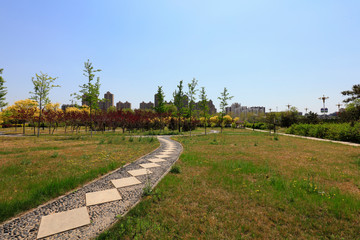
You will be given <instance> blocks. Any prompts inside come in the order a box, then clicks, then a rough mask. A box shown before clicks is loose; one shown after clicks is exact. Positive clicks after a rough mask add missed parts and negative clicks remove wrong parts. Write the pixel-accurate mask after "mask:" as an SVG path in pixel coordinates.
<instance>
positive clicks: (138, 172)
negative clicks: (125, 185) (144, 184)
mask: <svg viewBox="0 0 360 240" xmlns="http://www.w3.org/2000/svg"><path fill="white" fill-rule="evenodd" d="M128 173H130V174H131V175H132V176H134V177H136V176H140V175H145V174H151V173H152V172H151V171H150V170H148V169H146V168H142V169H137V170H130V171H128Z"/></svg>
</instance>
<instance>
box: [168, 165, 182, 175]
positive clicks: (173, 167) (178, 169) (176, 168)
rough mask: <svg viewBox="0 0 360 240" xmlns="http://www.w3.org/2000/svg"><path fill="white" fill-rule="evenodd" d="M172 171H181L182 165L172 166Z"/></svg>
mask: <svg viewBox="0 0 360 240" xmlns="http://www.w3.org/2000/svg"><path fill="white" fill-rule="evenodd" d="M170 172H171V173H175V174H177V173H181V169H180V166H177V165H174V166H172V167H171V169H170Z"/></svg>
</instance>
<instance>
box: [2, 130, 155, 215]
mask: <svg viewBox="0 0 360 240" xmlns="http://www.w3.org/2000/svg"><path fill="white" fill-rule="evenodd" d="M2 139H3V140H4V141H2V142H1V143H0V149H2V150H1V152H2V153H3V154H2V155H1V156H2V157H1V158H0V222H2V221H4V220H6V219H8V218H10V217H12V216H14V215H16V214H17V213H20V212H23V211H26V210H28V209H30V208H33V207H36V206H38V205H39V204H42V203H44V202H46V201H48V200H50V199H52V198H54V197H57V196H59V195H62V194H64V193H66V192H68V191H71V190H72V189H74V188H76V187H79V186H80V185H81V184H84V183H86V182H88V181H90V180H92V179H95V178H97V177H98V176H100V175H103V174H105V173H107V172H109V171H111V170H114V169H116V168H118V167H120V166H122V165H124V164H125V163H128V162H131V161H133V160H135V159H137V158H138V157H140V156H142V155H144V154H147V153H149V152H150V151H152V150H154V149H155V148H156V147H157V146H159V143H158V141H154V139H153V138H148V139H146V140H143V141H140V142H139V141H136V142H135V141H134V142H129V141H124V140H123V139H122V136H121V135H116V134H114V133H110V134H107V133H106V134H97V135H94V136H93V137H92V138H91V137H89V136H80V137H77V136H41V137H40V138H36V137H21V138H14V137H9V138H6V137H3V138H2ZM102 142H103V143H102ZM105 143H106V144H105ZM4 153H5V154H4Z"/></svg>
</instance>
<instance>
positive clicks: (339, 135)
mask: <svg viewBox="0 0 360 240" xmlns="http://www.w3.org/2000/svg"><path fill="white" fill-rule="evenodd" d="M286 133H289V134H295V135H301V136H309V137H317V138H324V139H330V140H337V141H346V142H354V143H360V123H359V122H357V123H355V124H350V123H324V124H293V125H291V127H289V128H288V129H287V130H286Z"/></svg>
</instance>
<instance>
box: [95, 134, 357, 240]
mask: <svg viewBox="0 0 360 240" xmlns="http://www.w3.org/2000/svg"><path fill="white" fill-rule="evenodd" d="M214 139H216V142H217V144H212V143H213V142H214ZM177 140H179V141H180V142H181V143H182V144H183V145H184V152H183V154H182V155H181V158H180V160H179V162H178V163H177V166H179V167H181V173H180V174H168V175H167V176H166V177H165V178H163V180H162V181H161V182H160V183H159V185H158V186H157V187H156V188H155V189H154V191H157V192H158V193H159V194H158V196H157V197H154V196H152V195H150V196H147V197H144V199H143V200H142V202H141V203H140V204H139V205H137V206H136V207H135V208H133V209H132V210H131V211H130V212H129V213H128V214H127V215H126V216H125V217H120V219H119V222H118V223H117V224H116V225H115V226H114V227H113V228H111V229H109V230H108V231H106V232H104V233H103V234H101V235H100V236H99V238H98V239H184V238H185V239H279V238H280V239H342V238H343V239H358V237H359V231H360V227H359V226H360V221H359V217H358V216H359V214H360V194H359V183H360V175H359V173H360V172H359V171H360V168H358V167H355V168H354V164H356V165H358V162H359V161H358V159H359V157H360V149H359V148H356V147H351V146H343V145H340V144H334V143H326V142H317V141H311V140H306V139H297V138H291V137H286V136H281V137H280V138H278V140H274V139H273V137H272V136H269V135H268V134H267V133H258V132H252V131H245V130H234V131H231V130H226V131H225V132H224V134H222V135H218V136H216V137H215V136H213V135H211V136H210V135H209V136H196V137H192V138H189V137H177ZM254 143H256V146H255V144H254Z"/></svg>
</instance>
